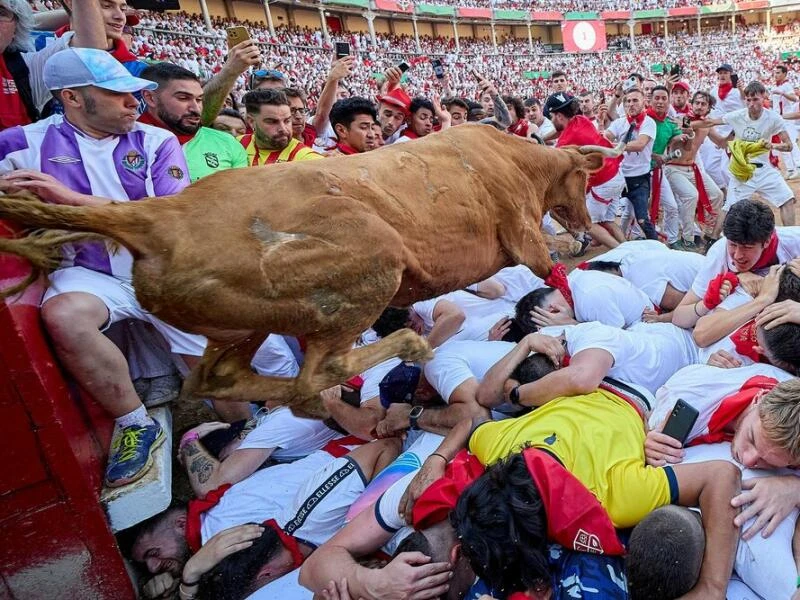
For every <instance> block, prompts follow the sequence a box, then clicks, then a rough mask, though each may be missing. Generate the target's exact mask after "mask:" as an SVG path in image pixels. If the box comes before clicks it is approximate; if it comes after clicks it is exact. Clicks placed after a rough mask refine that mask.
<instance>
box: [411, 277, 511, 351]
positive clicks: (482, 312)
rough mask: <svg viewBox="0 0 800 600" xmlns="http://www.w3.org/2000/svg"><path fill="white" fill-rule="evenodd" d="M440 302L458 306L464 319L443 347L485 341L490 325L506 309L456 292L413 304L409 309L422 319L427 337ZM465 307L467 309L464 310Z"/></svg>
mask: <svg viewBox="0 0 800 600" xmlns="http://www.w3.org/2000/svg"><path fill="white" fill-rule="evenodd" d="M442 300H447V301H449V302H452V303H453V304H455V305H456V306H458V307H459V308H460V309H461V310H462V311H463V312H464V317H465V319H464V322H463V323H462V324H461V328H460V329H459V330H458V331H457V332H456V333H454V334H453V335H452V336H450V337H449V338H447V340H445V341H444V344H443V345H446V344H450V343H452V342H454V341H456V340H473V341H481V340H486V339H487V338H488V337H489V329H491V327H492V325H494V324H495V323H496V322H497V321H498V320H499V319H500V318H501V317H503V316H504V315H505V314H506V311H504V310H503V309H504V308H506V307H505V304H504V303H498V302H497V301H495V300H486V299H484V298H479V297H478V296H475V295H474V294H470V293H469V292H465V291H463V290H457V291H455V292H450V293H449V294H445V295H443V296H437V297H436V298H431V299H430V300H422V301H420V302H415V303H414V304H413V305H412V307H411V308H412V309H413V310H414V312H415V313H417V314H418V315H419V317H420V318H421V319H422V323H423V325H424V326H425V335H428V334H429V333H430V332H431V330H432V329H433V326H434V319H433V314H434V312H435V310H436V305H438V304H439V302H441V301H442ZM465 306H466V307H467V308H466V309H465Z"/></svg>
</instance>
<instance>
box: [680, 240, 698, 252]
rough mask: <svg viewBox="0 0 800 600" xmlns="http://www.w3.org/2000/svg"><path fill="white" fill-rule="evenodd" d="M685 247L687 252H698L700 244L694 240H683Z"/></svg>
mask: <svg viewBox="0 0 800 600" xmlns="http://www.w3.org/2000/svg"><path fill="white" fill-rule="evenodd" d="M683 249H684V250H685V251H686V252H697V250H698V246H697V244H695V243H694V242H688V241H686V240H683Z"/></svg>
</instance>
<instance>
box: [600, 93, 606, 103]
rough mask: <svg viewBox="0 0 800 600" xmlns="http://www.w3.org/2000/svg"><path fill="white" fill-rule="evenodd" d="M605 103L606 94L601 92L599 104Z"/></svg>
mask: <svg viewBox="0 0 800 600" xmlns="http://www.w3.org/2000/svg"><path fill="white" fill-rule="evenodd" d="M605 103H606V93H605V92H603V91H601V92H600V104H605Z"/></svg>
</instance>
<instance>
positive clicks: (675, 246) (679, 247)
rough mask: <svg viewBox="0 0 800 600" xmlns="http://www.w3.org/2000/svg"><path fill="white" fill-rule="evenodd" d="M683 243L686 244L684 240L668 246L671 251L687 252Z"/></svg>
mask: <svg viewBox="0 0 800 600" xmlns="http://www.w3.org/2000/svg"><path fill="white" fill-rule="evenodd" d="M683 243H684V242H683V240H677V241H675V242H672V243H671V244H667V248H669V249H670V250H685V248H684V246H683Z"/></svg>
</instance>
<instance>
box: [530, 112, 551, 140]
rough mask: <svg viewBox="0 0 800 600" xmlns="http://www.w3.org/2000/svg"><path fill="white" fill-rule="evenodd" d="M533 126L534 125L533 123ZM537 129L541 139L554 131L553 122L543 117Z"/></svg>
mask: <svg viewBox="0 0 800 600" xmlns="http://www.w3.org/2000/svg"><path fill="white" fill-rule="evenodd" d="M534 125H536V124H535V123H534ZM537 127H538V128H539V137H542V138H543V137H545V136H546V135H548V134H550V133H552V132H554V131H555V130H556V128H555V127H554V126H553V122H552V121H551V120H550V119H548V118H547V117H543V118H542V124H541V125H538V126H537Z"/></svg>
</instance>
